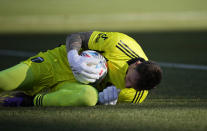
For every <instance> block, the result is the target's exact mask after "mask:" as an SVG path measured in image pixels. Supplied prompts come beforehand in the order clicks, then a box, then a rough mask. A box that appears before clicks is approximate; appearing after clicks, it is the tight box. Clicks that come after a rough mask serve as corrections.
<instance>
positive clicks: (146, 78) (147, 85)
mask: <svg viewBox="0 0 207 131" xmlns="http://www.w3.org/2000/svg"><path fill="white" fill-rule="evenodd" d="M135 70H136V71H137V72H138V73H139V75H140V78H139V79H138V82H137V87H135V89H136V90H150V89H153V88H155V87H156V86H157V85H158V84H159V83H160V82H161V80H162V69H161V68H160V66H159V65H158V64H157V63H155V62H154V61H143V62H142V63H141V64H138V65H137V66H136V67H135Z"/></svg>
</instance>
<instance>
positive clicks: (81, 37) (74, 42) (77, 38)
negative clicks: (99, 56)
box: [66, 32, 92, 52]
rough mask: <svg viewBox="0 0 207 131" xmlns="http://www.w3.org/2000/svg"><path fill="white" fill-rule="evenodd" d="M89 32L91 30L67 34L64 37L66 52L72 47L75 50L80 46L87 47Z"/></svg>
mask: <svg viewBox="0 0 207 131" xmlns="http://www.w3.org/2000/svg"><path fill="white" fill-rule="evenodd" d="M91 34H92V32H79V33H74V34H71V35H69V36H67V38H66V48H67V52H69V51H70V50H73V49H75V50H77V51H79V50H80V49H81V48H83V49H88V41H89V38H90V36H91Z"/></svg>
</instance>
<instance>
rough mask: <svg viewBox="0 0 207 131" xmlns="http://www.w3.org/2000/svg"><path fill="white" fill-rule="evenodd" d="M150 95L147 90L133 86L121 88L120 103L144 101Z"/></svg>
mask: <svg viewBox="0 0 207 131" xmlns="http://www.w3.org/2000/svg"><path fill="white" fill-rule="evenodd" d="M147 95H148V91H147V90H141V91H136V90H135V89H133V88H124V89H122V90H121V92H120V94H119V98H118V102H119V103H123V102H124V103H134V104H138V103H142V102H143V101H144V100H145V98H146V97H147Z"/></svg>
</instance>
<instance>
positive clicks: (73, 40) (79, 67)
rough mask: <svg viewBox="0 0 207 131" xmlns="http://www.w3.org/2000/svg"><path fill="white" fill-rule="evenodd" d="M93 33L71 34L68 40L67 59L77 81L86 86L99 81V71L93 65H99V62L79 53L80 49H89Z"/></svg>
mask: <svg viewBox="0 0 207 131" xmlns="http://www.w3.org/2000/svg"><path fill="white" fill-rule="evenodd" d="M91 34H92V32H80V33H75V34H71V35H69V36H68V37H67V38H66V49H67V58H68V62H69V65H70V67H71V69H72V72H73V74H74V77H75V78H76V80H78V81H80V82H83V81H84V84H88V83H93V82H95V81H96V79H99V71H98V69H95V68H93V66H88V65H91V64H94V65H96V64H98V63H99V60H98V59H95V58H86V57H83V56H80V55H79V54H78V53H79V51H80V49H81V48H82V49H88V41H89V38H90V36H91Z"/></svg>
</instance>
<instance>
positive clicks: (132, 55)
mask: <svg viewBox="0 0 207 131" xmlns="http://www.w3.org/2000/svg"><path fill="white" fill-rule="evenodd" d="M118 45H119V46H120V47H122V49H123V50H124V51H125V52H128V54H130V55H131V57H132V58H136V56H135V55H134V54H132V53H131V52H130V51H129V50H130V49H129V50H127V49H126V48H125V47H124V46H123V44H121V43H118Z"/></svg>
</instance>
